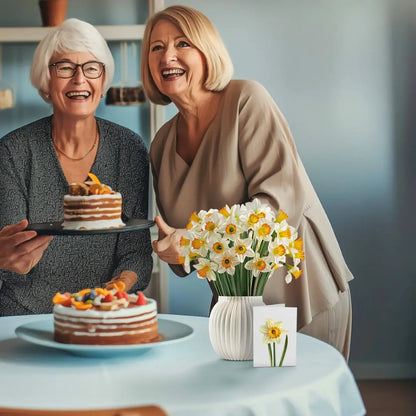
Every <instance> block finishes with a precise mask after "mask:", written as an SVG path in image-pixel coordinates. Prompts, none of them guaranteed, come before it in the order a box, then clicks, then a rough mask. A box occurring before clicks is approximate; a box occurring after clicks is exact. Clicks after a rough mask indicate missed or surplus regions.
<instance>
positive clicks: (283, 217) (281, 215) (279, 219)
mask: <svg viewBox="0 0 416 416" xmlns="http://www.w3.org/2000/svg"><path fill="white" fill-rule="evenodd" d="M288 218H289V217H288V215H287V214H286V213H285V212H283V211H280V212H279V215H278V217H277V218H276V222H279V223H280V222H282V221H283V220H287V219H288Z"/></svg>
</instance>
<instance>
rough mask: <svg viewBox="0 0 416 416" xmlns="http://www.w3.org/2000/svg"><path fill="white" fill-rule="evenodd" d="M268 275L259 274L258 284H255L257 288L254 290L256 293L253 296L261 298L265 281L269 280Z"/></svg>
mask: <svg viewBox="0 0 416 416" xmlns="http://www.w3.org/2000/svg"><path fill="white" fill-rule="evenodd" d="M269 276H270V273H261V274H260V279H259V282H258V284H257V288H256V292H255V295H256V296H262V295H263V292H264V286H266V283H267V280H268V279H269Z"/></svg>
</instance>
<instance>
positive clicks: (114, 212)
mask: <svg viewBox="0 0 416 416" xmlns="http://www.w3.org/2000/svg"><path fill="white" fill-rule="evenodd" d="M88 176H89V177H90V179H91V180H90V181H85V182H83V183H80V182H76V183H71V184H70V185H69V195H64V222H63V223H62V228H64V229H68V230H97V229H105V228H120V227H124V226H125V224H124V223H123V221H122V220H121V206H122V197H121V194H120V193H119V192H115V191H113V190H112V189H111V187H110V186H107V185H104V184H102V183H101V182H100V181H99V180H98V178H97V177H96V176H95V175H94V174H92V173H89V174H88Z"/></svg>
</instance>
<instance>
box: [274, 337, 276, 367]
mask: <svg viewBox="0 0 416 416" xmlns="http://www.w3.org/2000/svg"><path fill="white" fill-rule="evenodd" d="M273 367H276V343H275V342H273Z"/></svg>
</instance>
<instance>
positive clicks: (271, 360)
mask: <svg viewBox="0 0 416 416" xmlns="http://www.w3.org/2000/svg"><path fill="white" fill-rule="evenodd" d="M267 348H268V349H269V359H270V367H273V356H272V346H271V345H270V343H269V344H267Z"/></svg>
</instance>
